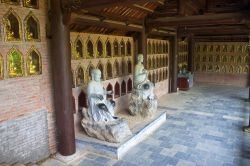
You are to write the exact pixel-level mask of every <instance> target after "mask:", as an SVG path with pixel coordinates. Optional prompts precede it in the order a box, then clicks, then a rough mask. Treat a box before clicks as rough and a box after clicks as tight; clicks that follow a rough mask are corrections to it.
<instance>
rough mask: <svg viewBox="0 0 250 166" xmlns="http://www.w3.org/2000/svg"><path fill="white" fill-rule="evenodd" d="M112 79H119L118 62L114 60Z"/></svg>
mask: <svg viewBox="0 0 250 166" xmlns="http://www.w3.org/2000/svg"><path fill="white" fill-rule="evenodd" d="M113 69H114V77H119V75H120V65H119V62H118V61H117V60H116V61H115V63H114V67H113Z"/></svg>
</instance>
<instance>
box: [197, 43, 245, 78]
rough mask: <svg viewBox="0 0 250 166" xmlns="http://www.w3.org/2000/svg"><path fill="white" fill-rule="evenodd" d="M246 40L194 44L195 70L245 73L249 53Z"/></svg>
mask: <svg viewBox="0 0 250 166" xmlns="http://www.w3.org/2000/svg"><path fill="white" fill-rule="evenodd" d="M247 44H248V43H247V42H228V43H219V42H213V43H206V42H200V43H196V44H195V55H194V69H195V71H196V72H215V73H228V74H229V73H230V74H247V73H248V72H249V54H248V48H247Z"/></svg>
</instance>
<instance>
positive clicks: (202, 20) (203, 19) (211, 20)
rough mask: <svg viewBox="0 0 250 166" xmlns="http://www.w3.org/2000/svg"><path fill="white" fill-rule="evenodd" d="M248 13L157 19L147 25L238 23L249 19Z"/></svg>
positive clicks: (150, 20)
mask: <svg viewBox="0 0 250 166" xmlns="http://www.w3.org/2000/svg"><path fill="white" fill-rule="evenodd" d="M249 14H250V13H249V12H240V13H223V14H206V15H194V16H185V17H180V16H176V17H163V18H157V19H148V23H149V24H152V25H156V26H188V25H196V24H198V25H199V24H201V25H211V24H219V25H221V24H227V23H231V24H232V23H236V24H237V23H239V22H240V20H241V19H244V18H247V17H249Z"/></svg>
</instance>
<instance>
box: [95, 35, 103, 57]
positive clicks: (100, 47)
mask: <svg viewBox="0 0 250 166" xmlns="http://www.w3.org/2000/svg"><path fill="white" fill-rule="evenodd" d="M96 45H97V46H96V47H97V53H96V55H97V57H102V56H103V45H102V42H101V40H100V39H98V41H97V44H96Z"/></svg>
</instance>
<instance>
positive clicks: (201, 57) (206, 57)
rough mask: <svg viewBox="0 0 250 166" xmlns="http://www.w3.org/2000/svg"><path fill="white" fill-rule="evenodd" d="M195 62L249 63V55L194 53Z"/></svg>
mask: <svg viewBox="0 0 250 166" xmlns="http://www.w3.org/2000/svg"><path fill="white" fill-rule="evenodd" d="M195 62H204V63H205V62H209V63H211V62H213V63H216V64H218V63H226V64H232V65H233V64H249V63H250V57H249V55H247V54H239V55H228V54H221V55H212V54H196V55H195Z"/></svg>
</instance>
